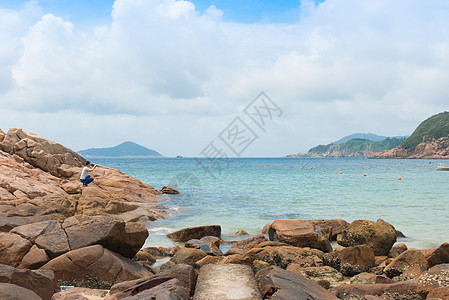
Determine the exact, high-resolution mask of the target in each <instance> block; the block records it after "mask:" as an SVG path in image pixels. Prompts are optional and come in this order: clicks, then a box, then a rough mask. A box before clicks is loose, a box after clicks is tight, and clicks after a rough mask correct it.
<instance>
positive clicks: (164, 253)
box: [141, 246, 180, 258]
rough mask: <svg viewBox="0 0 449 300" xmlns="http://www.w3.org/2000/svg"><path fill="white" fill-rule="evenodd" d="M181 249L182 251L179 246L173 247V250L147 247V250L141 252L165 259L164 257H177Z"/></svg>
mask: <svg viewBox="0 0 449 300" xmlns="http://www.w3.org/2000/svg"><path fill="white" fill-rule="evenodd" d="M179 249H180V247H179V246H177V247H172V248H166V247H146V248H143V249H142V250H141V251H143V252H146V253H148V254H151V255H152V256H153V257H155V258H163V257H168V256H173V255H175V253H176V251H178V250H179Z"/></svg>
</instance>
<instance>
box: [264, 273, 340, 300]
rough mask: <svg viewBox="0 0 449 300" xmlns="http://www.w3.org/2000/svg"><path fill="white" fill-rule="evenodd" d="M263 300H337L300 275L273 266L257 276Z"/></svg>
mask: <svg viewBox="0 0 449 300" xmlns="http://www.w3.org/2000/svg"><path fill="white" fill-rule="evenodd" d="M256 279H257V281H258V282H259V289H260V291H261V293H262V297H263V299H271V300H284V299H289V300H290V299H291V300H295V299H297V300H301V299H309V300H327V299H329V300H330V299H332V300H337V299H338V298H337V297H335V296H334V295H332V294H331V293H330V292H328V291H327V290H325V289H324V288H322V287H320V286H318V285H316V284H315V283H313V282H312V281H310V280H308V279H306V278H304V277H302V276H301V275H299V274H296V273H293V272H289V271H286V270H283V269H281V268H278V267H275V266H271V267H269V268H266V269H263V270H260V271H259V272H257V274H256Z"/></svg>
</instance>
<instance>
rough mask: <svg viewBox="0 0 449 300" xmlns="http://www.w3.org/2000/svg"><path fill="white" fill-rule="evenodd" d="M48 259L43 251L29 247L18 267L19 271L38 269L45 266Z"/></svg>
mask: <svg viewBox="0 0 449 300" xmlns="http://www.w3.org/2000/svg"><path fill="white" fill-rule="evenodd" d="M49 260H50V258H49V257H48V255H47V253H46V252H45V250H44V249H39V248H38V247H37V246H36V245H33V247H31V249H30V251H29V252H28V253H27V254H26V255H25V256H24V257H23V259H22V262H21V263H20V265H19V268H20V269H31V270H34V269H39V268H40V267H42V266H43V265H45V264H46V263H47V262H48V261H49Z"/></svg>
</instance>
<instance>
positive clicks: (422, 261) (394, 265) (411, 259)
mask: <svg viewBox="0 0 449 300" xmlns="http://www.w3.org/2000/svg"><path fill="white" fill-rule="evenodd" d="M413 266H418V267H420V268H421V270H422V271H424V270H427V268H428V267H429V265H428V262H427V260H426V258H425V257H424V255H423V254H422V253H421V252H420V251H419V250H416V249H409V250H407V251H405V252H403V253H401V254H400V255H399V256H398V257H396V258H394V259H393V261H392V262H391V263H389V264H388V265H387V266H386V267H385V269H384V272H385V274H386V275H387V276H388V277H391V278H392V277H395V276H399V275H401V274H402V273H403V272H405V271H406V270H408V269H409V268H411V267H413Z"/></svg>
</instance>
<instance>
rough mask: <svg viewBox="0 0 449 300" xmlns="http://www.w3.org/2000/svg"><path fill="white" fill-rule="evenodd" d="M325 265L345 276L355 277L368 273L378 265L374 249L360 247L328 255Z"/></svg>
mask: <svg viewBox="0 0 449 300" xmlns="http://www.w3.org/2000/svg"><path fill="white" fill-rule="evenodd" d="M324 264H326V265H329V266H331V267H333V268H335V269H337V270H339V271H340V272H341V273H342V274H343V275H346V276H353V275H356V274H358V273H362V272H366V271H368V270H369V269H370V268H372V267H374V266H375V265H376V261H375V257H374V251H373V249H371V248H370V247H368V246H366V245H360V246H355V247H347V248H343V249H342V250H339V251H334V252H331V253H327V254H326V255H325V256H324Z"/></svg>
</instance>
